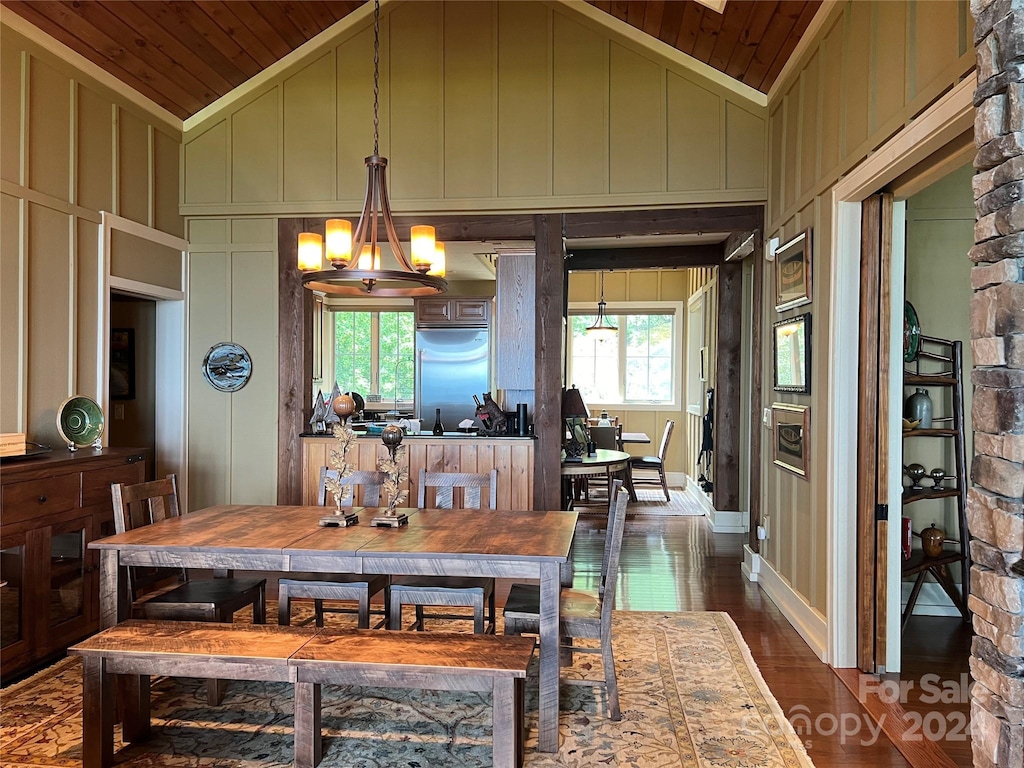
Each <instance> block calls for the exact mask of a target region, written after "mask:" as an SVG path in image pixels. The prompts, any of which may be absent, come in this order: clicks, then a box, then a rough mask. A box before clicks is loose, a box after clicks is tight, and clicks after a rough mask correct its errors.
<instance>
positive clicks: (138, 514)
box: [110, 474, 188, 600]
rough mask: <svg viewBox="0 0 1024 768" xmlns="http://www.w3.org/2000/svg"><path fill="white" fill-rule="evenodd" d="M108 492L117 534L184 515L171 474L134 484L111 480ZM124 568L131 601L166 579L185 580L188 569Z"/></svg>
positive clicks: (176, 481)
mask: <svg viewBox="0 0 1024 768" xmlns="http://www.w3.org/2000/svg"><path fill="white" fill-rule="evenodd" d="M110 495H111V498H112V499H113V503H114V530H115V531H116V532H117V533H126V532H127V531H133V530H135V529H136V528H142V527H143V526H146V525H152V524H153V523H158V522H160V521H161V520H166V519H168V518H172V517H180V516H181V515H182V514H183V513H182V509H181V505H180V503H179V501H178V479H177V477H176V476H175V475H173V474H171V475H167V476H166V477H165V478H163V479H162V480H152V481H150V482H147V483H136V484H135V485H125V484H124V483H113V484H112V485H111V486H110ZM127 570H128V590H129V594H130V595H131V596H132V599H133V600H134V599H135V598H136V597H138V596H139V595H140V594H142V593H143V592H144V591H147V590H149V589H151V588H153V587H155V586H157V585H161V584H164V583H166V582H167V581H168V580H169V579H175V580H177V581H178V582H181V583H184V582H186V581H188V571H186V570H185V569H184V568H146V567H136V566H129V568H128V569H127Z"/></svg>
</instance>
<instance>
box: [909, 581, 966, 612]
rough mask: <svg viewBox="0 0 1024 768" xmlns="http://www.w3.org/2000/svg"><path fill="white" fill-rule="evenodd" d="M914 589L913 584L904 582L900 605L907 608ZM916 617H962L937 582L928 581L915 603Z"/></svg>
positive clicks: (923, 585) (922, 586)
mask: <svg viewBox="0 0 1024 768" xmlns="http://www.w3.org/2000/svg"><path fill="white" fill-rule="evenodd" d="M913 588H914V585H913V583H911V582H909V581H908V582H904V583H903V585H902V591H903V599H902V602H901V603H900V605H902V607H903V608H906V607H907V600H909V599H910V591H911V590H912V589H913ZM914 615H915V616H958V617H959V616H960V610H959V609H958V608H957V607H956V606H955V605H953V601H952V600H950V599H949V595H947V594H946V593H945V592H944V591H943V590H942V587H940V586H939V585H938V584H936V583H935V582H931V581H926V582H925V583H924V584H922V585H921V592H920V594H919V595H918V596H917V602H916V603H914Z"/></svg>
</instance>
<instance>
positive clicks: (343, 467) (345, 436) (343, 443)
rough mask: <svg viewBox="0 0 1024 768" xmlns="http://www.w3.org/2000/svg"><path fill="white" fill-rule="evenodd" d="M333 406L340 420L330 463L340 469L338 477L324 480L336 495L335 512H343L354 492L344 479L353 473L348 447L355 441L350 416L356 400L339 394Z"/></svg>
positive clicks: (336, 426) (333, 494) (332, 493)
mask: <svg viewBox="0 0 1024 768" xmlns="http://www.w3.org/2000/svg"><path fill="white" fill-rule="evenodd" d="M332 408H333V410H334V412H335V413H336V414H338V416H340V417H341V418H340V420H339V421H338V423H336V424H335V425H334V437H335V439H337V441H338V447H337V448H332V449H331V453H330V456H329V457H328V463H329V464H330V466H331V468H332V469H336V470H338V475H337V477H331V476H330V475H328V477H327V479H326V480H324V486H325V487H326V488H327V490H328V491H330V492H331V495H332V496H334V506H335V512H334V514H336V515H340V514H341V507H342V504H343V503H344V501H345V499H346V498H347V496H348V495H349V494H350V493H352V486H351V485H349V484H348V483H342V480H343V479H344V478H346V477H349V476H350V475H351V474H352V471H353V467H352V465H351V464H349V463H348V449H349V448H351V447H352V443H354V442H355V439H356V433H355V432H353V431H352V428H351V427H349V425H348V417H349V416H350V415H351V413H352V411H354V410H355V401H354V400H353V399H352V398H351V397H349V396H348V395H338V397H336V398H334V401H333V403H332Z"/></svg>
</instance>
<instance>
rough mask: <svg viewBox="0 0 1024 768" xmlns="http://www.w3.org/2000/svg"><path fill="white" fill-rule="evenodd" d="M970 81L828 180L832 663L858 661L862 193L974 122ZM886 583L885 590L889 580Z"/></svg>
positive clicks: (894, 624) (894, 626) (973, 78)
mask: <svg viewBox="0 0 1024 768" xmlns="http://www.w3.org/2000/svg"><path fill="white" fill-rule="evenodd" d="M976 88H977V75H976V74H975V73H972V74H971V75H970V76H968V77H967V78H965V79H964V80H963V81H961V82H960V83H959V84H958V85H957V86H955V87H954V88H953V89H951V90H950V91H948V92H947V93H946V94H945V95H944V96H942V97H941V98H940V99H939V100H938V101H936V102H935V103H934V104H932V106H931V107H929V108H928V109H927V110H926V111H924V112H923V113H922V114H921V115H919V116H918V117H917V118H915V119H914V122H912V123H911V124H910V125H908V126H906V127H905V128H903V129H902V130H901V131H900V132H899V133H897V134H896V135H895V136H893V138H891V139H890V140H889V141H887V142H886V143H885V144H883V145H882V147H880V148H879V149H878V150H876V151H875V153H874V154H872V155H871V156H870V157H868V158H867V159H865V160H864V161H863V162H861V163H860V164H859V165H857V166H856V167H855V168H853V169H852V170H851V171H850V173H849V174H848V175H846V176H845V177H844V178H842V179H841V180H840V181H838V182H837V183H836V184H835V185H834V186H833V187H832V193H831V200H830V205H829V209H830V214H831V236H832V243H831V245H832V248H831V251H832V254H833V264H832V270H831V273H830V281H829V294H830V304H831V307H832V312H831V316H830V318H829V327H828V335H829V348H830V349H831V350H832V354H831V356H830V359H829V363H828V368H829V376H828V379H829V385H828V412H827V419H828V424H829V426H830V429H829V434H828V441H827V446H826V450H827V457H828V458H827V461H826V465H827V467H828V470H827V477H826V482H827V487H828V491H827V493H828V509H829V515H828V542H829V559H828V597H827V607H826V616H827V625H828V662H829V664H831V665H832V666H833V667H837V668H852V667H856V666H857V590H856V583H857V515H856V513H855V511H856V509H857V476H856V472H855V471H851V469H850V467H856V465H857V423H858V414H857V395H858V393H857V377H856V376H851V375H850V372H852V371H856V370H857V365H858V360H857V357H858V349H859V320H858V318H859V311H860V272H859V265H860V223H861V200H863V199H864V198H866V197H867V196H868V195H870V194H872V193H873V192H875V191H877V190H879V189H881V188H882V187H884V186H885V185H886V184H888V183H890V182H892V181H893V180H894V179H896V178H897V177H898V176H900V175H901V174H903V173H905V172H906V171H908V170H910V169H911V168H913V167H914V166H915V165H917V164H918V163H920V162H922V161H925V160H927V159H928V157H929V156H930V155H932V154H933V153H935V152H936V151H938V150H939V149H941V148H942V147H943V146H944V145H946V144H947V143H949V142H950V141H952V140H953V139H955V138H956V137H957V136H959V135H960V134H962V133H963V132H964V131H967V130H970V129H971V128H972V126H973V125H974V103H973V97H974V91H975V89H976ZM897 455H898V454H897ZM892 460H893V457H890V461H892ZM898 472H899V470H898V469H897V475H896V477H899V476H900V475H899V474H898ZM890 474H891V473H890ZM851 510H854V513H853V514H851V512H850V511H851ZM890 514H891V512H890ZM889 527H890V536H889V538H890V541H891V540H892V538H893V536H894V535H895V541H896V545H897V546H898V545H899V538H898V531H899V526H889ZM890 559H892V558H890ZM896 562H897V563H898V562H899V561H898V559H897V561H896ZM889 586H890V592H891V588H892V585H891V584H890V585H889ZM888 602H889V603H892V601H891V600H890V601H888ZM899 607H900V602H899V601H898V600H897V601H896V603H895V605H891V604H890V605H888V608H887V610H888V618H889V621H888V622H887V624H888V626H889V630H888V632H887V635H888V638H890V639H891V637H892V634H891V633H892V632H893V631H898V627H899V625H900V621H899ZM894 611H895V613H894ZM894 616H895V618H893V617H894ZM894 647H898V643H897V645H896V646H894Z"/></svg>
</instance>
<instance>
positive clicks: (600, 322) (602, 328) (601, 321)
mask: <svg viewBox="0 0 1024 768" xmlns="http://www.w3.org/2000/svg"><path fill="white" fill-rule="evenodd" d="M606 306H607V304H606V303H605V300H604V272H603V271H602V272H601V300H600V301H599V302H597V320H596V321H594V324H593V325H591V326H589V327H588V328H587V335H588V336H593V337H595V338H596V339H597V340H598V341H603V340H605V339H608V338H611V337H612V336H614V335H616V334H618V332H619V329H618V327H616V326H614V325H612V324H611V322H610V321H609V320H608V318H607V317H605V314H604V308H605V307H606Z"/></svg>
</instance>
